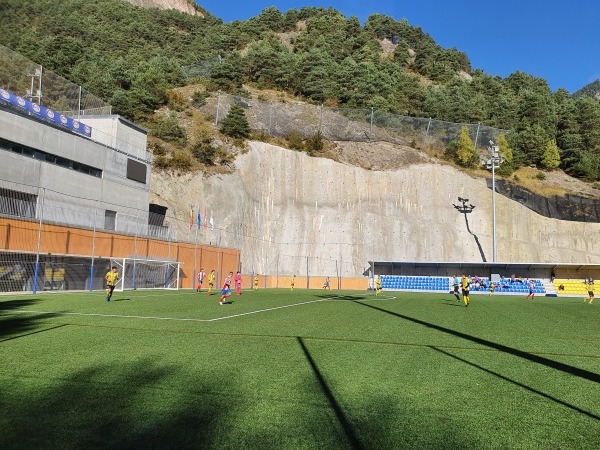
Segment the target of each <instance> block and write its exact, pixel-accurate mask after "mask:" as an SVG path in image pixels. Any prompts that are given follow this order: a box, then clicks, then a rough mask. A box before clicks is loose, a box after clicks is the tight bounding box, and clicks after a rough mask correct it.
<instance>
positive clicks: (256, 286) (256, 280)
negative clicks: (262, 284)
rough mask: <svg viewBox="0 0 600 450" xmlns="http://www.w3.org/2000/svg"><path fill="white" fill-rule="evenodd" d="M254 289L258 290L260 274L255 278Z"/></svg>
mask: <svg viewBox="0 0 600 450" xmlns="http://www.w3.org/2000/svg"><path fill="white" fill-rule="evenodd" d="M252 289H254V290H256V289H258V274H256V276H255V277H254V286H252Z"/></svg>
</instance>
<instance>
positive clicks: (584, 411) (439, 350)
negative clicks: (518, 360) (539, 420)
mask: <svg viewBox="0 0 600 450" xmlns="http://www.w3.org/2000/svg"><path fill="white" fill-rule="evenodd" d="M429 348H431V349H433V350H435V351H437V352H440V353H442V354H444V355H446V356H449V357H450V358H454V359H456V360H458V361H460V362H462V363H465V364H468V365H469V366H471V367H475V368H477V369H479V370H482V371H483V372H486V373H489V374H490V375H493V376H495V377H498V378H500V379H501V380H504V381H507V382H509V383H512V384H514V385H516V386H519V387H521V388H523V389H525V390H527V391H529V392H533V393H534V394H537V395H539V396H541V397H544V398H546V399H548V400H552V401H553V402H556V403H558V404H560V405H562V406H564V407H566V408H569V409H572V410H573V411H576V412H578V413H580V414H583V415H585V416H588V417H590V418H592V419H596V420H600V416H597V415H596V414H594V413H591V412H589V411H586V410H584V409H581V408H578V407H577V406H575V405H572V404H570V403H567V402H564V401H562V400H560V399H558V398H556V397H553V396H551V395H548V394H545V393H544V392H542V391H538V390H537V389H534V388H532V387H530V386H527V385H526V384H523V383H520V382H518V381H516V380H513V379H512V378H508V377H506V376H504V375H502V374H499V373H498V372H494V371H493V370H489V369H486V368H485V367H482V366H480V365H478V364H475V363H473V362H471V361H467V360H466V359H464V358H461V357H460V356H456V355H453V354H452V353H449V352H447V351H445V350H442V349H440V348H437V347H435V346H433V345H431V346H429Z"/></svg>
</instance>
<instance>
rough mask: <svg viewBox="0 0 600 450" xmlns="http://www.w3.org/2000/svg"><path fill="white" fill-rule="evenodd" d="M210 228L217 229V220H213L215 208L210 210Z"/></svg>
mask: <svg viewBox="0 0 600 450" xmlns="http://www.w3.org/2000/svg"><path fill="white" fill-rule="evenodd" d="M210 229H211V230H213V231H214V230H215V222H214V220H213V210H212V209H211V210H210Z"/></svg>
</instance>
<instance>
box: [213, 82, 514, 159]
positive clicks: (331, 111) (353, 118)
mask: <svg viewBox="0 0 600 450" xmlns="http://www.w3.org/2000/svg"><path fill="white" fill-rule="evenodd" d="M234 103H237V104H238V105H239V106H241V107H242V108H244V110H245V114H246V118H247V119H248V122H249V124H250V127H251V128H253V129H255V130H261V131H263V132H265V133H267V134H269V135H270V136H278V137H287V136H288V135H290V134H291V133H298V134H300V135H301V136H302V137H303V138H308V137H310V136H313V135H315V134H317V133H320V134H321V135H322V136H323V137H324V138H326V139H329V140H332V141H354V142H377V141H385V142H390V143H393V144H399V145H410V146H414V145H416V144H419V145H421V144H424V145H428V146H430V147H432V148H440V149H443V148H445V147H446V146H447V145H448V144H449V143H451V142H454V141H457V140H458V137H459V135H460V132H461V130H462V128H463V127H466V128H467V131H468V133H469V136H470V137H471V140H472V141H473V143H474V144H475V148H476V149H487V148H488V146H489V142H490V141H494V140H496V138H497V136H498V135H499V134H501V133H507V131H506V130H503V129H500V128H493V127H489V126H486V125H482V124H481V123H476V124H461V123H454V122H445V121H442V120H435V119H432V118H420V117H408V116H400V115H397V114H391V113H387V112H383V111H378V110H376V109H375V108H362V109H361V108H332V107H327V106H324V105H311V104H306V103H300V102H289V103H280V102H267V101H261V100H257V99H248V98H245V97H239V96H234V95H229V94H225V93H222V92H218V93H217V95H216V97H212V98H209V99H207V102H206V105H204V106H203V107H202V109H203V110H204V112H206V113H208V114H211V115H213V116H214V117H215V123H216V124H217V125H218V124H219V123H220V121H221V120H222V119H223V118H224V117H225V116H226V115H227V113H228V112H229V108H230V107H231V105H232V104H234Z"/></svg>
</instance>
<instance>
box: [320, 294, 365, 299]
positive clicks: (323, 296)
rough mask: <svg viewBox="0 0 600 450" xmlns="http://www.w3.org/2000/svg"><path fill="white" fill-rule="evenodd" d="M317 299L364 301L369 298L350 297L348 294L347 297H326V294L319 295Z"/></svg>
mask: <svg viewBox="0 0 600 450" xmlns="http://www.w3.org/2000/svg"><path fill="white" fill-rule="evenodd" d="M315 297H319V298H324V299H331V300H350V301H352V300H364V299H366V298H367V297H366V296H364V295H350V294H346V295H332V294H329V295H325V294H319V295H315Z"/></svg>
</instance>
